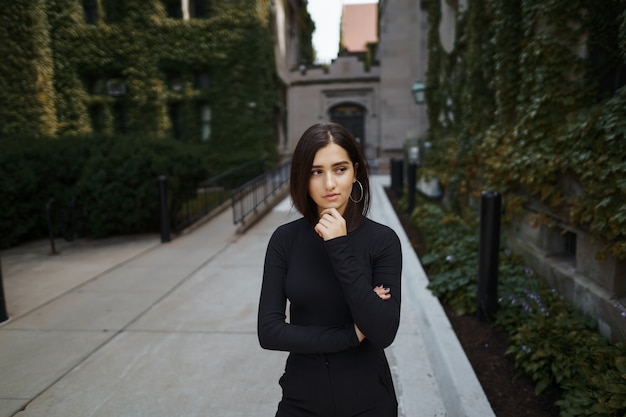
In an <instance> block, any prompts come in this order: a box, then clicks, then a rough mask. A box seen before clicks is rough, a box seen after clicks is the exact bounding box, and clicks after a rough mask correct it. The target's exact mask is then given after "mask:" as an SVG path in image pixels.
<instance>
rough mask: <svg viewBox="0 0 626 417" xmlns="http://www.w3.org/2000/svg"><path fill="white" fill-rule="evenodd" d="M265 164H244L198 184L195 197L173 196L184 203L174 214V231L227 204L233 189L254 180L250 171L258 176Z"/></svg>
mask: <svg viewBox="0 0 626 417" xmlns="http://www.w3.org/2000/svg"><path fill="white" fill-rule="evenodd" d="M264 164H265V160H263V159H258V160H254V161H249V162H246V163H243V164H241V165H238V166H236V167H233V168H231V169H229V170H227V171H224V172H222V173H220V174H218V175H215V176H213V177H211V178H208V179H206V180H204V181H202V182H200V183H198V184H197V186H196V187H195V188H194V190H193V195H187V196H184V197H183V196H180V195H179V196H177V195H173V196H172V197H173V198H178V199H180V200H182V202H181V204H180V206H177V208H176V209H175V212H173V213H172V230H173V231H175V232H180V231H181V230H183V229H185V228H186V227H189V226H191V225H192V224H194V223H195V222H197V221H199V220H200V219H202V218H204V217H205V216H206V215H208V214H210V213H212V212H213V211H214V210H215V209H217V208H218V207H220V206H221V205H222V204H224V203H226V201H228V199H229V198H230V197H231V190H232V189H233V188H235V187H239V186H240V185H241V184H242V182H243V181H247V180H249V178H252V175H251V174H250V173H249V171H252V174H254V175H256V174H257V173H258V172H262V171H263V165H264ZM170 208H171V207H170ZM161 227H162V226H161Z"/></svg>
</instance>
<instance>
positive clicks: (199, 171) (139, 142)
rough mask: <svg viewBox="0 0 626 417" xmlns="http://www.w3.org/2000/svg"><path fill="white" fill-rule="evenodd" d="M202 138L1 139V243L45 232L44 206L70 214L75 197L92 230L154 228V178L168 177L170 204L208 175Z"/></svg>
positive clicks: (116, 231)
mask: <svg viewBox="0 0 626 417" xmlns="http://www.w3.org/2000/svg"><path fill="white" fill-rule="evenodd" d="M210 159H211V156H210V155H209V150H208V148H207V146H206V145H204V144H197V145H192V144H185V143H180V142H176V141H172V140H165V139H163V140H157V139H152V138H145V137H129V136H126V137H73V138H58V139H50V138H45V139H34V138H7V139H5V140H3V141H0V166H2V167H3V168H2V172H3V175H2V176H0V193H1V195H2V196H3V198H2V199H0V210H1V212H2V217H1V218H0V230H2V233H0V247H5V248H6V247H10V246H13V245H16V244H18V243H21V242H24V241H26V240H29V239H34V238H41V237H44V236H47V233H48V230H47V224H46V211H45V207H46V204H47V203H48V201H50V199H51V198H54V199H55V202H56V206H55V207H56V210H55V211H58V212H60V213H56V214H55V215H59V216H67V215H68V213H67V211H68V210H69V209H68V207H69V204H70V201H71V200H72V199H77V201H78V204H79V205H80V207H82V208H84V209H85V210H86V213H87V219H86V220H87V229H88V230H89V232H90V236H92V237H105V236H110V235H114V234H129V233H140V232H153V231H156V230H158V225H159V206H158V204H159V196H158V189H157V178H158V177H159V176H160V175H166V176H167V177H168V188H169V195H170V196H171V197H172V198H171V208H172V210H174V209H175V208H176V207H177V205H180V202H179V201H180V199H182V198H184V197H185V196H190V195H193V194H194V193H195V189H196V184H197V183H198V182H199V181H201V180H204V179H206V178H207V176H208V175H209V173H208V169H207V168H206V167H207V161H209V160H210Z"/></svg>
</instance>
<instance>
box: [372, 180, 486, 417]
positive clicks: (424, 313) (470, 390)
mask: <svg viewBox="0 0 626 417" xmlns="http://www.w3.org/2000/svg"><path fill="white" fill-rule="evenodd" d="M372 180H373V181H372V182H373V183H374V184H375V185H376V186H377V187H380V188H381V189H382V190H383V192H382V193H383V195H384V186H385V183H384V180H383V179H382V177H374V178H373V179H372ZM381 205H382V206H383V209H384V211H387V212H391V213H393V214H394V215H393V216H389V217H388V218H386V223H387V225H388V226H389V227H391V228H393V229H394V230H395V231H396V233H397V234H398V237H399V238H400V241H401V243H402V256H403V259H404V265H403V268H404V270H405V274H406V275H407V276H411V277H413V278H414V279H409V280H406V282H405V284H406V285H405V287H404V288H403V289H402V292H403V293H404V296H403V298H404V297H411V298H413V299H414V300H416V301H417V302H416V304H417V312H416V314H417V317H416V321H417V322H418V323H421V326H420V331H421V332H422V335H423V337H424V340H426V350H427V353H428V357H429V358H430V361H431V363H432V366H433V369H434V370H435V378H436V380H437V384H438V385H439V390H440V392H441V396H442V400H443V403H444V406H445V409H446V412H447V414H448V415H449V416H454V417H474V416H476V417H479V416H480V417H495V414H494V412H493V410H492V409H491V405H490V404H489V401H488V400H487V397H486V395H485V392H484V391H483V389H482V386H481V384H480V382H479V381H478V377H477V376H476V373H475V372H474V370H473V369H472V366H471V364H470V362H469V360H468V358H467V356H466V355H465V351H464V350H463V347H462V346H461V343H460V342H459V340H458V338H457V337H456V333H455V332H454V329H452V325H451V324H450V321H449V320H448V317H447V316H446V313H445V311H444V310H443V307H442V306H441V303H439V300H438V299H437V298H436V297H435V296H434V295H432V293H431V292H430V291H429V290H428V289H427V285H428V277H427V276H426V273H425V272H424V269H423V268H422V265H421V263H420V261H419V259H418V257H417V255H416V254H415V251H414V250H413V247H412V245H411V242H410V240H409V238H408V237H407V235H406V233H405V232H404V228H403V226H402V224H401V223H400V220H399V219H398V217H397V215H395V210H394V208H393V207H392V205H391V202H390V201H389V200H388V199H387V198H386V196H385V198H381ZM409 294H410V295H409Z"/></svg>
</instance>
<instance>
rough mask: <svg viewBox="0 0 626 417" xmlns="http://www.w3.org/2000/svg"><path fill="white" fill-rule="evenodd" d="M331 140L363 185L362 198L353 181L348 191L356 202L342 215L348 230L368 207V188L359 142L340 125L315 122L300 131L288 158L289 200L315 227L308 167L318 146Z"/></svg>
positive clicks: (314, 209) (349, 203)
mask: <svg viewBox="0 0 626 417" xmlns="http://www.w3.org/2000/svg"><path fill="white" fill-rule="evenodd" d="M331 143H334V144H337V145H339V146H341V147H342V148H343V149H345V150H346V153H347V154H348V157H349V158H350V162H352V165H353V166H355V164H358V167H356V169H355V170H356V179H357V180H358V181H359V182H360V183H361V185H362V186H363V197H362V198H361V199H360V200H359V197H361V187H359V185H358V184H356V183H355V186H354V188H353V190H352V198H353V199H354V200H355V201H358V203H355V202H354V201H352V200H350V201H348V206H347V207H346V211H345V212H344V214H343V217H344V218H345V219H346V224H347V227H348V231H349V232H351V231H353V230H355V229H356V228H358V227H359V226H360V225H361V223H362V222H363V218H364V217H365V216H366V215H367V213H368V211H369V207H370V187H369V178H368V175H367V161H366V160H365V158H364V156H363V151H362V150H361V145H360V144H359V143H358V142H357V141H356V140H355V139H354V136H352V135H351V134H350V132H348V131H347V130H346V129H345V128H344V127H343V126H341V125H340V124H337V123H318V124H314V125H313V126H311V127H309V128H308V129H307V130H305V131H304V133H303V134H302V136H301V137H300V140H299V141H298V144H297V145H296V149H295V150H294V151H293V156H292V159H291V178H290V188H291V199H292V200H293V205H294V207H295V208H296V209H297V210H298V211H299V212H300V213H302V215H303V216H304V218H305V219H306V220H307V221H308V222H309V224H310V225H311V226H315V224H317V221H318V220H319V213H318V212H317V205H316V204H315V201H313V199H312V198H311V196H310V195H309V180H310V178H311V167H312V166H313V160H314V159H315V154H316V153H317V151H318V150H320V149H321V148H323V147H325V146H327V145H329V144H331Z"/></svg>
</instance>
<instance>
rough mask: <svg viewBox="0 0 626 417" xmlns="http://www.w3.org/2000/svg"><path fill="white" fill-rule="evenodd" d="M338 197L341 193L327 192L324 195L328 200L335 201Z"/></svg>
mask: <svg viewBox="0 0 626 417" xmlns="http://www.w3.org/2000/svg"><path fill="white" fill-rule="evenodd" d="M337 198H339V194H326V195H325V196H324V199H325V200H328V201H335V200H336V199H337Z"/></svg>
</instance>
